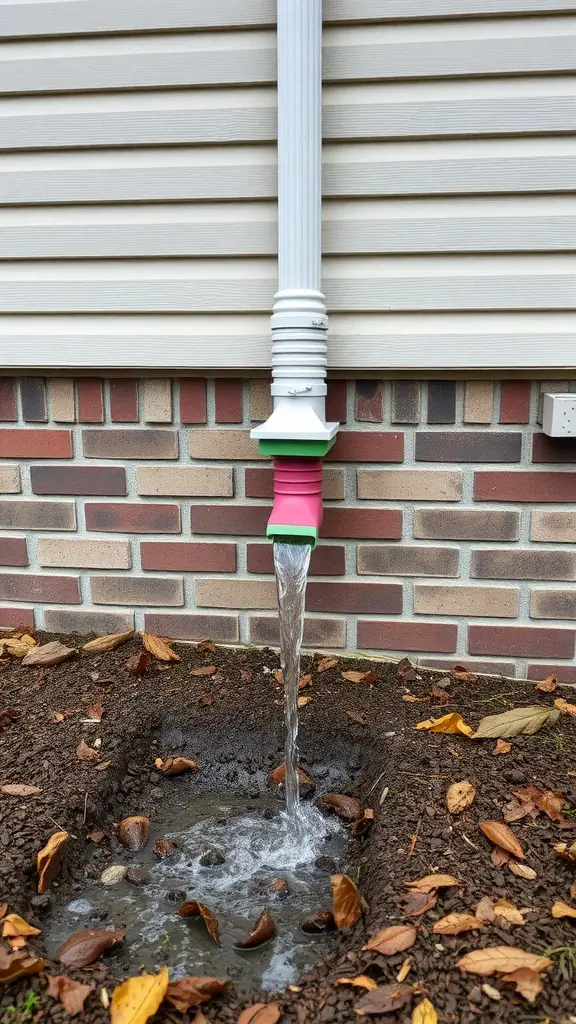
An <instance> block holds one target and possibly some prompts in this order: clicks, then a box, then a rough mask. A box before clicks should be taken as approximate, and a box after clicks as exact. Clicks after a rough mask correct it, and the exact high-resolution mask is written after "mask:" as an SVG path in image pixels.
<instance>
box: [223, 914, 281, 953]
mask: <svg viewBox="0 0 576 1024" xmlns="http://www.w3.org/2000/svg"><path fill="white" fill-rule="evenodd" d="M275 935H277V930H276V924H275V922H274V918H273V917H272V914H271V913H270V911H269V910H263V911H262V913H261V914H260V916H259V917H258V918H257V919H256V921H255V923H254V926H253V928H252V930H251V932H250V934H249V935H248V937H247V938H245V939H242V940H241V941H240V942H236V943H235V944H234V945H235V948H236V949H256V947H257V946H263V945H264V943H265V942H270V939H273V938H274V937H275Z"/></svg>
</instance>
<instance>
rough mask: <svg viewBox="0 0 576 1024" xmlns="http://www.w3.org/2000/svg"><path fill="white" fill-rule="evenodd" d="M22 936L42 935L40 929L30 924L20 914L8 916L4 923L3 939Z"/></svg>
mask: <svg viewBox="0 0 576 1024" xmlns="http://www.w3.org/2000/svg"><path fill="white" fill-rule="evenodd" d="M20 935H40V929H39V928H34V927H33V926H32V925H31V924H28V922H27V921H25V920H24V918H23V917H20V916H19V915H18V914H8V915H7V916H6V917H5V918H4V920H3V922H2V938H3V939H13V938H16V937H18V936H20Z"/></svg>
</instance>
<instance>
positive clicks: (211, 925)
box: [178, 900, 220, 946]
mask: <svg viewBox="0 0 576 1024" xmlns="http://www.w3.org/2000/svg"><path fill="white" fill-rule="evenodd" d="M178 913H179V915H180V917H201V918H202V920H203V921H204V924H205V925H206V928H207V931H208V934H209V935H210V937H211V938H212V939H214V942H215V943H216V945H217V946H219V945H220V926H219V924H218V918H217V917H216V915H215V914H213V913H212V911H211V910H209V909H208V907H207V906H206V905H205V904H204V903H200V902H199V901H198V900H186V901H185V902H184V903H183V904H182V905H181V906H180V907H179V908H178Z"/></svg>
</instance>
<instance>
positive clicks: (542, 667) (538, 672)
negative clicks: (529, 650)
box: [526, 662, 576, 683]
mask: <svg viewBox="0 0 576 1024" xmlns="http://www.w3.org/2000/svg"><path fill="white" fill-rule="evenodd" d="M551 675H555V676H558V680H559V682H561V683H576V665H559V664H557V663H555V664H551V663H549V662H548V663H542V662H535V663H534V664H532V665H528V672H527V676H526V678H527V679H538V680H539V681H540V680H542V679H547V678H548V676H551Z"/></svg>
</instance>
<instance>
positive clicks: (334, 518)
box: [320, 508, 402, 540]
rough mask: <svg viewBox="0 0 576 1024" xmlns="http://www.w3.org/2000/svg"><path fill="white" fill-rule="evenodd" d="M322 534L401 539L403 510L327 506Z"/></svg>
mask: <svg viewBox="0 0 576 1024" xmlns="http://www.w3.org/2000/svg"><path fill="white" fill-rule="evenodd" d="M320 536H321V537H342V538H347V539H352V538H353V539H355V540H356V539H357V540H369V539H370V540H399V539H400V537H401V536H402V512H401V511H400V510H399V509H396V508H390V509H388V508H387V509H379V508H327V509H325V510H324V519H323V522H322V526H321V527H320Z"/></svg>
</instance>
